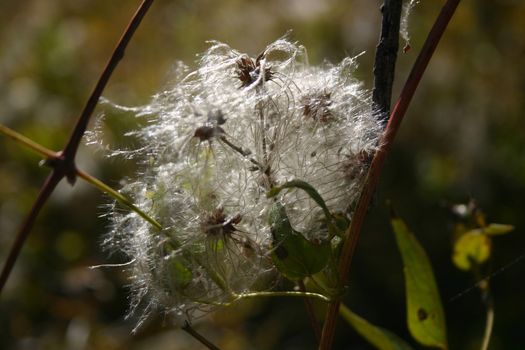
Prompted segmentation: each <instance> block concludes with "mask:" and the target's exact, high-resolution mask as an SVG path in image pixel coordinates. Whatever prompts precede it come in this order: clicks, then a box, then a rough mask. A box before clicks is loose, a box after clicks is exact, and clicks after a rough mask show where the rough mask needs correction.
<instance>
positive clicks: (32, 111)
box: [0, 0, 525, 350]
mask: <svg viewBox="0 0 525 350" xmlns="http://www.w3.org/2000/svg"><path fill="white" fill-rule="evenodd" d="M138 3H139V1H102V0H24V1H15V0H2V1H0V122H1V123H3V124H5V125H7V126H9V127H11V128H13V129H15V130H17V131H19V132H21V133H23V134H24V135H26V136H29V137H31V138H32V139H34V140H35V141H37V142H39V143H41V144H43V145H45V146H46V147H48V148H51V149H55V150H58V149H59V148H60V147H61V146H62V145H63V144H64V142H65V140H66V139H67V137H68V136H69V132H70V130H71V128H72V126H73V125H74V122H75V120H76V118H77V116H78V114H79V112H80V110H81V109H82V107H83V104H84V102H85V101H86V99H87V97H88V95H89V93H90V91H91V89H92V87H93V86H94V84H95V82H96V79H97V78H98V75H99V74H100V72H101V71H102V69H103V66H104V64H105V62H106V60H107V59H108V57H109V55H110V54H111V51H112V49H113V47H114V45H115V43H116V41H117V39H118V38H119V37H120V35H121V33H122V31H123V28H124V27H125V25H126V24H127V22H128V20H129V18H130V17H131V15H132V14H133V12H134V11H135V8H136V7H137V5H138ZM442 3H443V1H430V0H423V1H421V2H420V4H419V5H417V6H416V7H415V8H414V10H413V12H412V14H411V15H410V17H409V18H408V24H409V26H408V31H409V34H410V37H411V46H412V49H411V50H410V51H408V52H407V53H406V54H403V53H400V55H399V58H398V69H397V73H396V74H397V75H396V77H397V79H396V84H395V90H394V98H395V97H397V95H398V93H399V91H400V87H401V86H402V84H403V82H404V80H405V78H406V76H407V74H408V71H409V69H410V67H411V65H412V63H413V62H414V60H415V57H416V54H417V52H418V51H419V49H420V48H421V45H422V42H423V40H424V38H425V36H426V34H427V32H428V31H429V28H430V26H431V24H432V23H433V20H434V19H435V17H436V15H437V13H438V11H439V9H440V6H441V4H442ZM380 4H381V1H377V0H375V1H371V0H345V1H343V0H324V1H318V0H270V1H262V0H258V1H256V0H251V1H240V0H222V1H211V0H180V1H173V0H158V1H156V2H155V4H154V5H153V6H152V8H151V10H150V12H149V14H148V15H147V17H146V18H145V20H144V22H143V24H142V26H141V27H140V29H139V30H138V32H137V34H136V36H135V37H134V39H133V41H132V42H131V44H130V46H129V48H128V50H127V53H126V56H125V58H124V60H123V61H122V63H121V64H120V65H119V67H118V68H117V70H116V72H115V74H114V75H113V77H112V78H111V81H110V83H109V85H108V87H107V89H106V91H105V93H104V96H105V97H106V98H108V99H110V100H111V101H113V102H115V103H118V104H121V105H127V106H133V105H141V104H144V103H146V102H147V101H148V100H149V97H150V96H151V95H152V94H154V93H155V92H157V91H159V90H160V89H161V87H162V86H164V85H165V84H167V83H169V82H170V80H171V79H172V71H173V67H174V66H175V64H176V62H177V61H178V60H184V61H185V62H187V63H189V64H191V63H192V62H194V61H195V60H196V54H198V53H200V52H202V51H204V50H205V49H206V47H207V46H208V44H206V41H207V40H212V39H215V40H220V41H224V42H227V43H229V44H230V45H231V46H232V47H235V48H237V49H238V50H240V51H243V52H247V53H249V54H251V55H257V54H258V53H259V52H260V51H261V49H262V48H264V47H265V45H266V44H268V43H270V42H271V41H273V40H275V39H276V38H278V37H280V36H281V35H283V34H284V33H286V32H287V31H288V30H290V29H291V30H292V34H291V35H292V38H293V39H294V40H298V41H299V42H301V43H302V44H304V45H305V46H306V47H307V49H308V52H309V57H310V61H311V62H312V63H320V62H322V61H324V60H328V61H331V62H338V61H340V60H341V59H342V58H344V57H345V56H347V55H356V54H358V53H361V52H362V51H365V54H364V55H362V56H361V57H360V58H359V62H360V67H359V69H358V71H357V74H358V76H359V78H361V79H362V80H363V81H364V84H365V86H366V87H368V88H371V87H372V83H371V82H372V73H371V72H372V65H373V58H374V48H375V45H376V43H377V38H378V35H379V30H380V12H379V6H380ZM524 23H525V2H523V1H522V0H494V1H475V0H464V1H462V3H461V4H460V6H459V9H458V11H457V13H456V15H455V17H454V18H453V20H452V23H451V24H450V27H449V29H448V31H447V33H446V35H445V36H444V38H443V40H442V42H441V43H440V45H439V47H438V50H437V53H436V55H435V56H434V57H433V59H432V61H431V63H430V66H429V68H428V71H427V73H426V75H425V77H424V79H423V81H422V84H421V86H420V88H419V90H418V92H417V93H416V95H415V99H414V101H413V103H412V105H411V107H410V109H409V111H408V114H407V117H406V120H405V122H404V123H403V126H402V128H401V131H400V134H399V137H398V138H397V140H396V142H395V145H394V148H393V151H392V153H391V155H390V156H389V158H388V161H387V164H386V168H385V170H384V172H383V175H382V181H381V185H380V188H379V190H378V194H377V196H376V198H375V200H374V205H373V206H372V208H371V210H370V214H369V215H368V217H367V220H366V225H365V228H364V231H363V234H362V239H361V240H360V243H359V246H358V251H357V254H356V257H355V260H354V264H353V269H352V272H351V276H350V288H349V291H348V294H347V296H346V303H347V305H349V306H350V307H351V308H353V309H354V311H356V312H357V313H359V314H361V315H363V316H364V317H366V318H367V319H369V320H370V321H372V322H374V323H375V324H377V325H380V326H383V327H385V328H388V329H391V330H393V331H394V332H396V333H397V334H399V335H401V336H402V337H404V338H405V339H409V338H410V337H409V335H408V332H407V330H406V326H405V312H404V307H405V306H404V294H403V293H404V290H403V274H402V265H401V259H400V257H399V254H398V252H397V250H396V246H395V241H394V238H393V234H392V232H391V230H390V228H389V226H388V215H387V210H386V209H385V204H384V203H385V200H386V199H391V200H392V201H393V203H394V204H395V207H396V209H397V211H398V212H399V214H400V215H401V216H402V217H404V218H405V219H406V220H407V222H408V224H409V225H410V226H411V228H412V229H413V230H414V231H415V232H416V234H417V236H418V237H419V238H420V240H421V242H422V244H423V245H424V246H425V247H426V249H427V250H428V254H429V256H430V259H431V260H432V263H433V265H434V267H435V273H436V276H437V280H438V284H439V287H440V289H441V295H442V299H443V302H444V306H445V310H446V313H447V321H448V328H449V337H450V344H451V348H452V349H477V348H479V345H480V344H479V342H480V339H481V335H482V332H483V326H484V309H483V306H482V304H481V302H480V296H479V293H478V291H477V290H476V289H475V288H474V289H469V288H470V287H471V286H472V285H473V284H474V283H475V282H476V280H475V279H474V278H473V277H472V276H470V275H469V274H467V273H463V272H460V271H458V270H456V269H455V268H454V266H453V265H452V263H451V260H450V256H451V238H452V236H451V223H452V221H451V218H450V215H449V213H448V210H447V207H448V206H449V205H450V204H452V203H460V202H467V201H468V200H469V199H471V198H475V199H476V200H477V202H478V204H479V206H480V207H481V208H483V209H484V211H485V212H486V213H487V216H488V219H489V221H491V222H501V223H508V224H513V225H515V227H516V229H515V231H514V232H513V233H511V234H509V235H507V236H502V237H497V238H496V239H495V240H494V246H493V248H494V252H493V260H492V262H491V266H492V271H493V273H494V274H493V275H492V279H491V285H492V288H493V294H494V298H495V311H496V321H495V328H494V336H493V339H492V343H491V349H494V350H496V349H505V350H508V349H523V348H524V347H525V332H523V330H524V328H523V327H524V324H525V298H523V296H524V295H525V284H524V283H523V280H524V279H525V259H521V258H522V257H523V255H524V254H525V237H524V233H525V231H524V230H525V215H524V211H525V205H524V202H525V201H524V198H525V123H524V121H525V119H524V117H523V114H524V112H525V93H524V92H525V64H524V60H525V25H524ZM401 45H403V42H401ZM95 123H96V122H95ZM134 123H135V122H134V120H133V118H132V117H131V116H127V117H126V116H122V117H121V118H115V119H113V120H110V121H109V120H108V121H106V122H105V123H103V124H100V125H99V126H100V127H101V128H102V130H103V131H104V138H106V140H107V141H108V142H111V141H115V142H117V141H119V140H121V139H122V137H121V135H122V133H123V132H125V131H127V130H129V129H130V128H132V127H133V125H134ZM39 160H40V158H39V157H38V156H36V155H35V154H33V153H31V152H29V151H27V150H26V149H24V148H22V147H20V146H19V145H17V144H15V143H14V142H12V141H10V140H8V139H6V138H5V137H3V136H0V258H1V263H2V264H3V262H4V259H5V257H6V255H7V252H8V250H9V248H10V246H11V244H12V243H13V239H14V235H15V233H16V230H17V227H18V226H19V225H20V223H21V221H22V220H23V218H24V216H25V215H26V213H27V212H28V210H29V208H30V206H31V204H32V201H33V200H34V198H35V197H36V194H37V191H38V188H39V186H40V185H41V183H42V182H43V180H44V178H45V176H46V175H47V174H48V173H49V169H47V168H43V167H40V166H39V165H38V163H39ZM78 163H79V165H80V167H82V168H84V169H86V170H88V171H89V172H91V173H92V174H95V175H96V176H98V177H100V178H101V179H103V180H104V181H105V182H107V183H109V184H111V185H112V186H114V187H117V188H118V186H119V181H120V180H121V179H122V178H123V177H125V176H129V175H131V174H132V173H133V170H134V168H135V165H134V164H130V163H129V162H125V161H123V160H116V159H113V160H108V159H106V158H105V157H104V150H103V149H101V148H100V147H82V149H81V152H80V154H79V157H78ZM109 201H110V200H109V199H108V198H107V197H105V196H103V195H101V194H100V193H99V192H98V191H97V190H95V189H93V188H90V187H88V186H87V185H85V184H83V183H82V182H81V181H79V182H78V183H77V184H76V185H75V187H74V188H71V187H70V186H69V185H67V184H62V185H61V186H60V187H59V188H58V190H57V191H56V192H55V193H54V195H53V196H52V198H51V200H50V201H49V202H48V203H47V205H46V207H45V209H44V211H43V212H42V215H40V217H39V219H38V222H37V224H36V227H35V228H34V230H33V232H32V234H31V236H30V238H29V240H28V241H27V244H26V245H25V247H24V249H23V251H22V255H21V257H20V259H19V260H18V263H17V265H16V267H15V270H14V273H13V274H12V276H11V279H10V280H9V282H8V284H7V287H6V289H5V291H4V292H3V294H2V295H1V297H0V349H148V350H154V349H200V348H202V347H201V346H200V345H199V344H198V343H197V342H196V341H195V340H194V339H192V338H191V337H189V336H188V335H187V334H186V333H184V332H182V331H180V330H176V329H173V328H171V327H170V326H169V324H165V322H163V320H162V318H160V317H159V318H158V319H153V320H151V322H149V323H148V324H147V325H146V326H145V327H143V328H142V329H141V330H140V331H139V332H138V333H137V334H136V335H132V334H131V329H132V328H133V327H134V324H135V322H136V320H134V319H129V320H125V319H124V316H125V314H126V310H127V299H126V289H125V285H126V283H127V280H126V276H125V275H124V274H122V272H121V271H120V270H119V269H96V270H90V269H88V267H89V266H92V265H98V264H104V263H111V262H121V260H119V257H118V256H109V255H108V254H107V253H106V252H103V251H102V249H101V248H100V242H101V241H102V240H103V237H104V234H105V232H107V225H108V221H107V218H105V217H104V213H105V211H104V205H105V204H107V203H109ZM464 291H466V292H465V293H463V292H464ZM461 293H463V294H461ZM459 294H461V295H460V296H459V297H458V298H455V297H456V296H458V295H459ZM319 311H320V314H322V310H321V309H319ZM196 327H197V329H198V330H199V331H200V332H202V333H204V334H206V336H208V337H209V338H210V339H212V340H213V341H214V342H215V343H216V344H217V345H219V346H220V347H221V348H223V349H225V350H235V349H313V348H315V345H314V341H315V340H314V336H313V334H312V331H311V328H310V326H309V324H308V322H307V317H306V313H305V310H304V307H303V304H302V302H301V301H300V300H290V299H279V300H263V301H250V302H242V303H240V304H238V305H236V306H235V307H233V308H230V309H228V310H225V311H220V312H217V313H215V314H213V315H211V316H210V317H208V318H205V319H203V320H202V321H201V322H200V323H198V324H196ZM334 348H336V349H371V347H370V346H369V345H368V344H366V343H365V342H364V341H363V340H361V339H360V338H359V336H357V335H356V334H355V333H354V332H353V330H351V329H350V328H348V327H347V326H346V325H345V324H344V323H343V322H340V323H339V328H338V332H337V339H336V345H335V347H334Z"/></svg>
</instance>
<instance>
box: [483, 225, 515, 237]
mask: <svg viewBox="0 0 525 350" xmlns="http://www.w3.org/2000/svg"><path fill="white" fill-rule="evenodd" d="M512 230H514V226H512V225H505V224H488V225H487V226H485V227H484V228H483V233H484V234H486V235H489V236H496V235H503V234H505V233H509V232H510V231H512Z"/></svg>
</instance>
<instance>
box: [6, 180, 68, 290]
mask: <svg viewBox="0 0 525 350" xmlns="http://www.w3.org/2000/svg"><path fill="white" fill-rule="evenodd" d="M62 177H63V176H60V175H58V173H56V172H53V173H52V174H51V175H49V176H48V177H47V179H46V181H45V182H44V184H43V185H42V188H41V189H40V193H39V194H38V197H37V198H36V200H35V202H34V203H33V207H32V208H31V211H30V212H29V215H28V216H27V219H26V220H25V221H24V223H23V225H22V227H21V228H20V230H19V231H18V234H17V235H16V239H15V243H14V244H13V246H12V247H11V250H10V251H9V255H8V256H7V259H6V261H5V264H4V268H3V269H2V274H1V275H0V291H2V289H3V288H4V285H5V284H6V282H7V279H8V278H9V275H10V274H11V271H12V270H13V266H14V265H15V262H16V259H17V258H18V255H19V254H20V251H21V250H22V247H23V246H24V243H25V241H26V239H27V237H28V236H29V232H31V228H32V227H33V224H34V223H35V220H36V217H37V215H38V213H39V212H40V209H42V207H43V206H44V203H45V202H46V201H47V199H48V198H49V197H50V196H51V193H53V190H54V189H55V188H56V186H57V185H58V183H59V182H60V180H61V179H62Z"/></svg>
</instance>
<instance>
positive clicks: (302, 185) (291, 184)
mask: <svg viewBox="0 0 525 350" xmlns="http://www.w3.org/2000/svg"><path fill="white" fill-rule="evenodd" d="M285 188H299V189H301V190H303V191H305V192H306V193H307V194H308V195H309V196H310V198H312V199H313V200H314V202H315V203H317V205H319V206H320V207H321V209H323V212H324V215H325V216H326V219H327V220H329V222H331V221H332V215H331V214H330V210H328V207H327V206H326V203H325V201H324V199H323V197H321V195H320V194H319V192H317V190H316V189H315V188H314V187H313V186H312V185H310V184H309V183H308V182H305V181H302V180H297V179H296V180H292V181H288V182H286V183H285V184H283V185H281V186H277V187H273V188H272V189H271V190H270V191H268V193H267V194H266V197H268V198H272V197H275V196H277V195H278V194H279V193H280V192H281V191H282V190H284V189H285Z"/></svg>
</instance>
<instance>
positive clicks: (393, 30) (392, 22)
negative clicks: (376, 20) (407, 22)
mask: <svg viewBox="0 0 525 350" xmlns="http://www.w3.org/2000/svg"><path fill="white" fill-rule="evenodd" d="M402 5H403V1H402V0H385V3H384V4H383V6H381V12H382V13H383V21H382V23H381V35H380V38H379V44H378V45H377V49H376V56H375V62H374V90H373V91H372V102H373V108H374V112H376V113H377V114H378V118H380V119H381V121H382V122H384V123H385V124H386V122H387V120H388V115H389V114H390V100H391V99H392V85H393V84H394V75H395V70H396V69H395V68H396V60H397V51H398V49H399V26H400V22H401V8H402V7H403V6H402Z"/></svg>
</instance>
